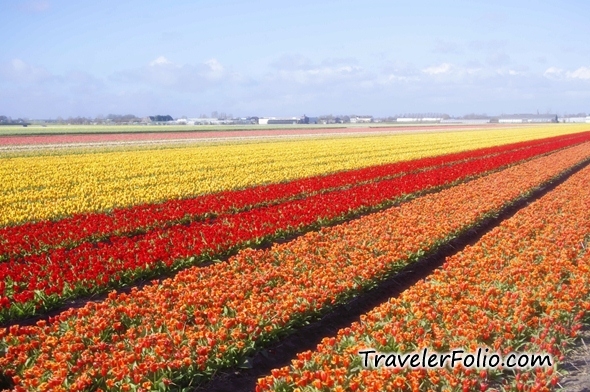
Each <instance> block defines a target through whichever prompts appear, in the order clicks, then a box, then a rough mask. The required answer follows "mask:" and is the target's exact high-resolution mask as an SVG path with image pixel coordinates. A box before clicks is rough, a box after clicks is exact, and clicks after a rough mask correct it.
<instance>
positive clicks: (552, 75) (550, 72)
mask: <svg viewBox="0 0 590 392" xmlns="http://www.w3.org/2000/svg"><path fill="white" fill-rule="evenodd" d="M563 73H564V72H563V69H561V68H557V67H549V68H547V69H546V70H545V72H543V76H545V77H546V78H548V79H561V78H562V76H563Z"/></svg>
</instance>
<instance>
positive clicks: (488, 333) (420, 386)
mask: <svg viewBox="0 0 590 392" xmlns="http://www.w3.org/2000/svg"><path fill="white" fill-rule="evenodd" d="M589 183H590V167H586V168H584V169H583V170H582V171H580V172H579V173H577V174H575V175H573V176H572V177H571V178H570V179H568V180H567V181H566V182H565V183H564V184H562V185H560V186H559V187H557V188H556V189H555V190H553V191H551V192H549V193H548V194H546V195H545V196H544V197H543V198H541V199H539V200H538V201H536V202H534V203H532V204H531V205H529V206H527V207H526V208H524V209H522V210H520V211H518V212H517V214H515V215H514V216H513V217H512V218H510V219H508V220H506V221H504V222H502V223H501V224H500V225H499V226H497V227H496V228H494V229H493V230H492V231H491V232H489V233H488V234H486V235H485V236H484V237H483V238H482V239H481V240H480V241H479V242H478V243H476V244H475V245H474V246H472V247H468V248H466V249H465V250H464V251H462V252H460V253H458V254H457V255H454V256H452V257H449V258H448V259H447V260H446V262H445V264H444V265H443V267H442V268H440V269H438V270H436V271H435V272H434V273H433V274H432V275H431V276H430V277H428V278H427V279H426V280H423V281H420V282H418V283H417V284H416V285H414V286H413V287H411V288H410V289H408V290H407V291H405V292H403V293H402V294H401V295H400V296H399V297H398V298H392V299H390V300H389V301H388V302H386V303H383V304H382V305H380V306H378V307H377V308H375V309H373V310H372V311H370V312H369V313H367V314H365V315H363V316H361V319H360V322H357V323H353V324H352V325H351V326H350V327H348V328H344V329H341V330H340V331H339V332H338V334H337V336H336V337H330V338H325V339H323V341H322V343H321V344H320V345H318V347H317V349H316V351H314V352H311V351H307V352H304V353H301V354H298V356H297V359H295V360H293V361H292V365H291V366H288V367H284V368H281V369H275V370H273V371H272V375H271V376H267V377H265V378H262V379H260V380H259V382H258V387H257V391H260V392H261V391H270V390H276V391H296V390H301V389H300V388H303V387H304V386H306V389H305V390H308V391H328V390H330V391H355V390H359V391H360V390H362V391H385V390H392V388H395V390H404V391H426V390H432V391H434V390H449V391H451V390H453V391H455V390H456V391H461V390H463V391H465V390H469V391H471V390H478V391H485V390H487V389H488V388H490V387H492V386H493V387H494V389H493V390H517V391H524V390H531V391H547V390H552V389H554V387H555V386H556V384H557V382H558V381H559V380H558V374H557V373H556V371H555V370H556V366H553V367H546V368H536V369H532V370H518V371H513V372H510V371H507V370H506V369H504V371H502V370H501V369H483V368H482V369H469V368H465V367H457V368H445V369H432V370H425V369H421V370H411V369H409V368H403V369H402V368H397V369H394V368H388V369H381V370H379V371H377V370H373V369H368V368H364V364H363V361H364V359H363V357H362V356H360V355H359V351H363V350H365V349H366V348H369V347H370V348H372V349H374V350H375V351H377V352H382V353H394V352H400V353H402V352H416V351H418V352H420V351H422V350H423V349H424V348H426V349H428V350H430V351H431V352H433V351H436V352H446V351H450V350H452V349H463V350H465V352H472V353H475V352H476V351H477V350H478V349H479V348H481V349H482V350H485V349H486V348H487V349H489V352H490V354H491V353H493V352H499V353H501V354H502V355H506V354H507V353H510V352H516V351H517V350H518V351H520V352H528V353H547V354H549V355H552V357H553V359H554V360H556V361H557V360H559V359H562V358H563V354H564V350H566V349H567V346H568V343H571V340H572V338H573V337H574V336H575V335H576V332H577V330H578V329H579V328H580V327H581V322H582V318H584V317H587V316H588V314H589V311H590V252H588V251H587V249H586V248H587V246H588V245H589V244H590V238H589V236H588V233H590V214H589V213H588V211H590V188H589V187H588V184H589ZM482 352H484V351H482Z"/></svg>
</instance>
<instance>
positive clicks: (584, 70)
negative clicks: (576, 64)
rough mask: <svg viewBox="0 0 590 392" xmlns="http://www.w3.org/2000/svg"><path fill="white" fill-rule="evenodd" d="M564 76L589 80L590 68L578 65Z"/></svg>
mask: <svg viewBox="0 0 590 392" xmlns="http://www.w3.org/2000/svg"><path fill="white" fill-rule="evenodd" d="M566 76H567V78H568V79H582V80H590V68H588V67H580V68H578V69H576V70H575V71H573V72H567V73H566Z"/></svg>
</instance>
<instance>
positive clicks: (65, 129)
mask: <svg viewBox="0 0 590 392" xmlns="http://www.w3.org/2000/svg"><path fill="white" fill-rule="evenodd" d="M527 125H531V124H500V125H498V124H489V125H488V124H481V125H479V124H478V125H473V124H471V125H469V124H436V123H433V124H428V123H426V124H425V123H416V124H407V123H401V124H400V123H358V124H297V125H293V124H285V125H48V126H41V125H29V126H28V127H22V126H13V125H10V126H0V136H11V135H19V136H21V135H63V134H92V133H145V132H147V133H159V132H216V131H244V130H261V131H262V130H263V131H271V130H285V129H289V130H291V129H302V130H306V129H338V128H352V129H356V128H383V127H387V128H391V127H395V128H407V127H410V128H415V127H420V128H422V127H451V128H455V127H459V128H463V127H470V128H480V127H482V126H484V127H485V126H510V127H513V126H527Z"/></svg>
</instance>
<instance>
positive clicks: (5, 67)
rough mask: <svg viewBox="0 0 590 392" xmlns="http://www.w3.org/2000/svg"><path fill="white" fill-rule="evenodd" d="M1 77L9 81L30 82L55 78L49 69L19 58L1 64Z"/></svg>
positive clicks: (40, 81)
mask: <svg viewBox="0 0 590 392" xmlns="http://www.w3.org/2000/svg"><path fill="white" fill-rule="evenodd" d="M0 77H2V78H3V79H4V80H6V81H8V82H13V83H28V84H35V83H42V82H47V81H49V80H52V79H53V78H54V76H53V75H52V74H51V73H50V72H49V71H48V70H47V69H45V68H43V67H37V66H34V65H31V64H28V63H26V62H24V61H23V60H21V59H18V58H16V59H12V60H10V61H9V62H7V63H4V64H0Z"/></svg>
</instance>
